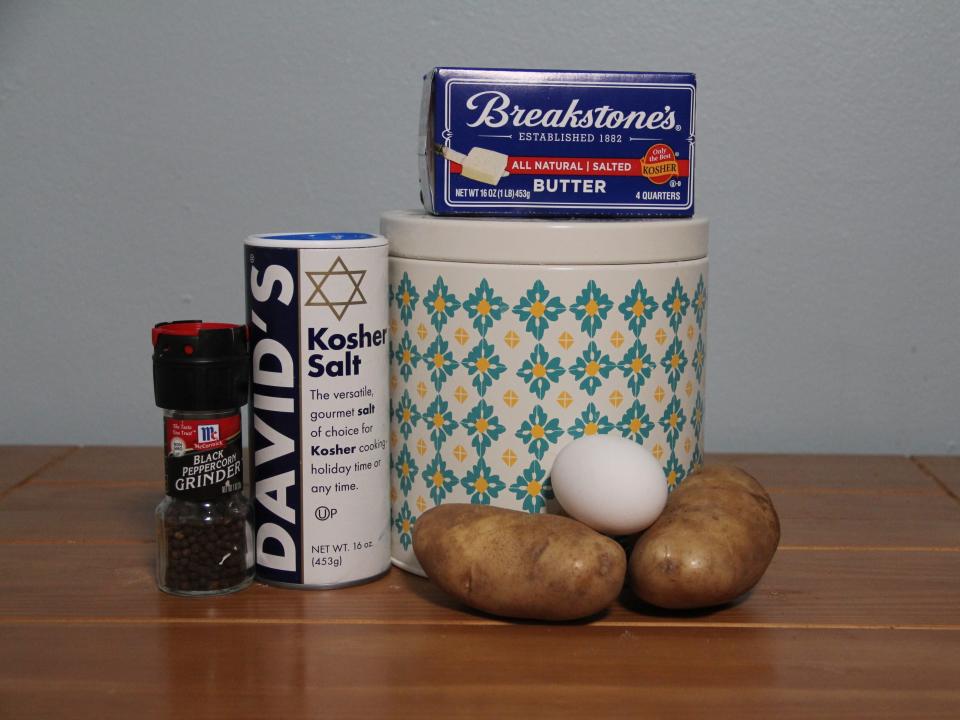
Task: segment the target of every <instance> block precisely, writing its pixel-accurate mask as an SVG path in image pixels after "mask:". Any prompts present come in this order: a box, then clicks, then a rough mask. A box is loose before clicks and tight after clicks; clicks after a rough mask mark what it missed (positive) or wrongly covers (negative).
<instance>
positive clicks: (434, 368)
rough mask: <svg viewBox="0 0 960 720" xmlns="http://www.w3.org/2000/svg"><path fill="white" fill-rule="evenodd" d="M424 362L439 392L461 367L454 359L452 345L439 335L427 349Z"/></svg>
mask: <svg viewBox="0 0 960 720" xmlns="http://www.w3.org/2000/svg"><path fill="white" fill-rule="evenodd" d="M423 361H424V362H425V363H426V364H427V367H429V368H430V380H431V381H432V382H433V387H434V389H436V391H437V392H440V388H441V387H443V383H444V382H446V380H447V378H448V377H450V376H451V375H452V374H453V371H454V370H456V369H457V367H458V366H459V365H460V363H458V362H457V361H456V360H454V359H453V352H452V351H451V350H450V344H449V343H448V342H447V341H446V340H444V339H443V338H442V337H440V336H439V335H437V336H436V337H435V338H434V339H433V342H432V343H430V345H429V347H427V351H426V353H425V354H424V357H423Z"/></svg>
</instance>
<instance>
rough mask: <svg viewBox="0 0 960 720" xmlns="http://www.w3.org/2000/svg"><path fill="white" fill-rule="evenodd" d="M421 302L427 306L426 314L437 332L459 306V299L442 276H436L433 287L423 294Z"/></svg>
mask: <svg viewBox="0 0 960 720" xmlns="http://www.w3.org/2000/svg"><path fill="white" fill-rule="evenodd" d="M423 304H424V306H425V307H426V308H427V315H429V316H430V324H431V325H433V327H434V328H435V329H436V331H437V332H440V331H441V330H443V326H444V325H446V324H447V320H449V319H450V318H452V317H453V314H454V313H455V312H456V311H457V308H459V307H460V301H459V300H457V296H456V295H454V294H453V293H452V292H450V291H449V289H448V288H447V284H446V283H445V282H444V281H443V278H442V277H438V278H437V281H436V282H435V283H434V284H433V287H432V288H430V290H428V291H427V294H426V295H424V297H423Z"/></svg>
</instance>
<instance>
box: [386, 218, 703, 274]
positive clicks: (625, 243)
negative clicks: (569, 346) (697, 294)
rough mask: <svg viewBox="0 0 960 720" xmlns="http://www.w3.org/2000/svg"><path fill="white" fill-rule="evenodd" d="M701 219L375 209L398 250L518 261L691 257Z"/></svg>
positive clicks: (699, 239)
mask: <svg viewBox="0 0 960 720" xmlns="http://www.w3.org/2000/svg"><path fill="white" fill-rule="evenodd" d="M707 226H708V223H707V221H706V220H705V219H701V218H674V219H663V220H660V219H657V220H637V219H629V220H619V219H617V220H606V219H604V220H599V219H596V220H595V219H576V220H572V219H571V220H566V219H564V220H557V219H542V218H538V219H528V218H489V217H482V218H478V217H470V218H466V217H450V216H446V217H441V216H437V215H429V214H427V213H425V212H423V211H421V210H394V211H391V212H387V213H384V214H383V215H382V216H381V217H380V232H381V233H383V234H384V235H385V236H386V237H387V238H388V239H389V240H390V254H391V255H394V256H396V257H405V258H415V259H420V260H449V261H453V262H475V263H509V264H517V265H632V264H640V263H657V262H673V261H676V260H695V259H697V258H702V257H705V256H706V254H707Z"/></svg>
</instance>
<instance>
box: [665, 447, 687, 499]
mask: <svg viewBox="0 0 960 720" xmlns="http://www.w3.org/2000/svg"><path fill="white" fill-rule="evenodd" d="M663 474H664V475H666V476H667V485H669V486H670V489H671V490H673V488H675V487H676V486H677V485H679V484H680V483H681V482H682V481H683V479H684V478H685V477H686V476H687V471H686V470H685V469H684V467H683V465H681V464H680V461H679V460H677V455H676V453H674V452H671V453H670V459H669V460H667V464H666V465H664V467H663Z"/></svg>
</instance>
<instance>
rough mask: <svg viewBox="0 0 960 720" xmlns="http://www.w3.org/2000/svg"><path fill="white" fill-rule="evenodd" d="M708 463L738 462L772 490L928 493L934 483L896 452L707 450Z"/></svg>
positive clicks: (934, 489)
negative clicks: (733, 451)
mask: <svg viewBox="0 0 960 720" xmlns="http://www.w3.org/2000/svg"><path fill="white" fill-rule="evenodd" d="M706 461H707V462H725V463H729V464H731V465H737V466H739V467H741V468H743V469H744V470H746V471H747V472H748V473H750V474H751V475H753V476H754V477H755V478H756V479H757V480H759V481H760V483H761V484H762V485H763V486H764V487H765V488H767V490H768V491H771V492H779V493H817V492H840V493H867V494H874V493H883V494H904V493H906V494H917V493H919V494H928V495H936V494H938V492H939V489H938V488H937V486H936V484H935V483H933V482H932V481H931V479H930V477H929V476H927V475H926V474H924V473H923V472H922V471H921V470H920V468H918V467H917V466H916V465H915V464H914V463H913V462H911V461H910V459H909V458H907V457H903V456H899V455H763V454H731V453H726V454H718V453H708V454H707V456H706Z"/></svg>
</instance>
